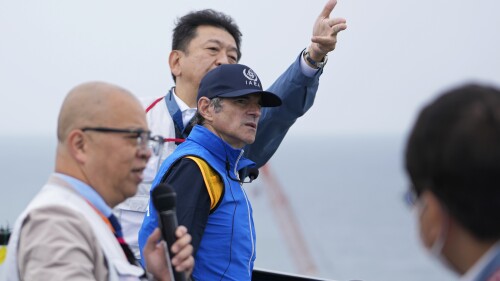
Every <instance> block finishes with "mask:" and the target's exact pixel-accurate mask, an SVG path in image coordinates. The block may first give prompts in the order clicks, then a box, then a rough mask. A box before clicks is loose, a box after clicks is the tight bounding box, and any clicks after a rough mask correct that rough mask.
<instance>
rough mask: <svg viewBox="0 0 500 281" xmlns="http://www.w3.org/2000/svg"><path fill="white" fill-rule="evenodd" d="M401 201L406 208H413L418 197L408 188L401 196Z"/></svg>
mask: <svg viewBox="0 0 500 281" xmlns="http://www.w3.org/2000/svg"><path fill="white" fill-rule="evenodd" d="M403 200H404V202H405V203H406V205H407V206H408V207H410V208H413V206H415V205H416V204H417V201H418V197H417V194H416V193H415V192H414V191H413V190H412V189H411V188H409V189H408V190H407V191H406V192H405V193H404V194H403Z"/></svg>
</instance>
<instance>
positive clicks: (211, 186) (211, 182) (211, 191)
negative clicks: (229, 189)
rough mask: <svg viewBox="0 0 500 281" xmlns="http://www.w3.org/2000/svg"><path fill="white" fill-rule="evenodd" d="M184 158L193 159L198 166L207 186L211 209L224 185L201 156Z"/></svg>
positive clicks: (215, 204) (221, 192) (217, 201)
mask: <svg viewBox="0 0 500 281" xmlns="http://www.w3.org/2000/svg"><path fill="white" fill-rule="evenodd" d="M186 158H189V159H191V160H193V161H194V162H195V163H196V164H197V165H198V167H200V170H201V174H202V175H203V180H204V181H205V185H206V186H207V191H208V195H209V196H210V211H213V210H214V209H215V208H216V207H217V205H218V203H219V201H220V199H221V197H222V194H223V192H224V185H223V183H222V181H221V178H220V176H219V174H218V173H217V172H216V171H215V170H214V169H213V168H212V167H210V166H209V165H208V164H207V162H206V161H205V160H203V159H201V158H198V157H196V156H186Z"/></svg>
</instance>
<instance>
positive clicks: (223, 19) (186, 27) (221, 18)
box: [172, 9, 242, 81]
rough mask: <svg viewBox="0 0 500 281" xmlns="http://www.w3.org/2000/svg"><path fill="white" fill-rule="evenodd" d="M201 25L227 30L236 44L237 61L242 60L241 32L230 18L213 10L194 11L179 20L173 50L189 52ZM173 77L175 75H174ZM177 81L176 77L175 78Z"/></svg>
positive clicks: (174, 35) (175, 29)
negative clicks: (189, 46) (190, 44)
mask: <svg viewBox="0 0 500 281" xmlns="http://www.w3.org/2000/svg"><path fill="white" fill-rule="evenodd" d="M201 25H208V26H214V27H217V28H222V29H224V30H226V31H227V32H228V33H229V34H231V36H233V38H234V41H235V42H236V49H237V50H236V51H237V55H238V57H237V60H238V61H239V60H240V59H241V50H240V46H241V36H242V34H241V32H240V29H239V27H238V25H237V24H236V23H235V22H234V20H233V18H231V17H230V16H228V15H226V14H224V13H222V12H218V11H215V10H212V9H205V10H199V11H193V12H190V13H188V14H186V15H184V16H183V17H181V18H178V19H177V22H176V23H175V27H174V30H173V32H174V34H173V36H172V50H181V51H183V52H186V51H187V46H188V45H189V43H190V42H191V40H193V38H194V37H196V30H197V28H198V27H199V26H201ZM172 76H173V75H172ZM173 78H174V81H175V76H173Z"/></svg>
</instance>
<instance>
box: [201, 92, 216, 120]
mask: <svg viewBox="0 0 500 281" xmlns="http://www.w3.org/2000/svg"><path fill="white" fill-rule="evenodd" d="M212 109H213V107H211V106H210V99H209V98H207V97H201V98H200V99H199V100H198V112H199V113H200V114H201V116H203V118H205V120H206V121H209V122H210V121H212V120H213V113H214V112H213V110H212Z"/></svg>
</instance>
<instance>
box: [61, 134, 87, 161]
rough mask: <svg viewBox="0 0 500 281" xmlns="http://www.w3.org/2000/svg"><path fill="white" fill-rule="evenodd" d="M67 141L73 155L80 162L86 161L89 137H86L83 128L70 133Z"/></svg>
mask: <svg viewBox="0 0 500 281" xmlns="http://www.w3.org/2000/svg"><path fill="white" fill-rule="evenodd" d="M66 142H67V147H68V150H69V153H70V154H71V156H72V157H73V158H74V159H75V160H76V161H77V162H78V163H85V161H86V160H87V152H88V138H86V137H85V135H84V133H83V132H82V131H81V130H73V131H71V132H70V133H69V135H68V137H67V139H66Z"/></svg>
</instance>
